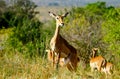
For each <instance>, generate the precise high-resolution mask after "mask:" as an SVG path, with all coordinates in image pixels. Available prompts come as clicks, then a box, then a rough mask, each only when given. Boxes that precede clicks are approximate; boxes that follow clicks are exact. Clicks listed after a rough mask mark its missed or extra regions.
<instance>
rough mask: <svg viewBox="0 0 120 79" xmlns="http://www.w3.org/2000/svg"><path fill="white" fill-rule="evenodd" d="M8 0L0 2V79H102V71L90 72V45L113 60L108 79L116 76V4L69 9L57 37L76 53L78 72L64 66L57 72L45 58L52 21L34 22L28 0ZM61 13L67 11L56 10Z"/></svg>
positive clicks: (119, 70)
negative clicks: (75, 50) (68, 44)
mask: <svg viewBox="0 0 120 79" xmlns="http://www.w3.org/2000/svg"><path fill="white" fill-rule="evenodd" d="M10 2H11V4H10V5H7V3H6V2H5V1H4V0H1V1H0V79H101V78H103V79H105V74H104V73H100V72H97V71H95V72H93V73H92V72H91V71H90V67H89V59H90V57H91V52H92V51H91V49H92V48H94V47H97V48H99V49H100V51H99V52H98V55H102V56H104V57H105V58H106V60H107V61H109V62H111V63H113V64H114V71H113V74H112V75H111V76H108V79H120V7H113V6H106V3H105V2H96V3H91V4H88V5H86V6H84V7H73V8H72V9H71V10H70V11H69V12H70V14H69V15H68V16H67V18H65V19H64V21H65V27H63V28H61V35H62V36H63V37H64V38H65V39H66V40H67V41H68V42H69V43H70V44H71V45H72V46H74V47H75V48H76V49H77V52H78V55H79V57H80V63H79V66H78V69H77V71H76V72H75V73H71V72H70V71H68V70H67V68H66V67H63V68H60V69H59V71H58V72H56V70H55V69H54V68H53V67H52V66H51V63H50V62H48V60H47V57H46V55H47V53H46V52H45V50H46V49H49V42H50V39H51V37H52V36H53V34H54V31H55V21H54V20H51V21H48V22H47V24H46V23H42V22H41V21H39V20H38V18H36V17H35V15H36V14H39V12H37V11H35V10H34V9H35V8H36V7H37V6H36V5H35V4H34V3H33V2H32V1H31V0H11V1H10ZM64 12H67V9H65V11H62V12H60V13H64ZM39 18H40V17H39Z"/></svg>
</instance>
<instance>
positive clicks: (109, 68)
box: [101, 62, 113, 75]
mask: <svg viewBox="0 0 120 79" xmlns="http://www.w3.org/2000/svg"><path fill="white" fill-rule="evenodd" d="M112 70H113V64H112V63H110V62H107V63H106V65H105V67H102V68H101V72H104V73H105V74H106V75H107V74H109V75H111V74H112Z"/></svg>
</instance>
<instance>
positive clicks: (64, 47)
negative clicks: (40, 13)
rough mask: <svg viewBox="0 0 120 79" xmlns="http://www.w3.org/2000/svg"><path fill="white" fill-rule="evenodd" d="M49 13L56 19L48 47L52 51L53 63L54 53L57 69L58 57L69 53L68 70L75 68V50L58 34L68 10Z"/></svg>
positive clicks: (64, 56) (66, 55) (63, 56)
mask: <svg viewBox="0 0 120 79" xmlns="http://www.w3.org/2000/svg"><path fill="white" fill-rule="evenodd" d="M49 15H50V16H52V17H53V18H54V19H55V20H56V30H55V33H54V36H53V37H52V39H51V41H50V48H51V51H52V52H53V65H54V63H55V53H56V54H57V56H58V60H57V64H56V68H57V69H58V64H59V61H60V58H66V57H68V55H69V57H68V58H69V59H70V61H69V62H70V63H71V64H68V65H67V67H68V69H69V70H70V71H72V70H76V68H77V51H76V49H75V48H74V47H73V46H71V45H70V44H69V43H68V42H67V41H66V40H65V39H64V38H63V37H62V36H61V35H60V27H61V26H64V22H63V19H64V17H66V16H67V15H68V12H67V13H65V14H63V15H56V14H54V13H52V12H49Z"/></svg>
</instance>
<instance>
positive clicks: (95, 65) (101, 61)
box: [90, 48, 106, 71]
mask: <svg viewBox="0 0 120 79" xmlns="http://www.w3.org/2000/svg"><path fill="white" fill-rule="evenodd" d="M97 51H98V48H93V49H92V53H93V56H92V58H91V59H90V67H91V71H93V70H94V69H97V70H98V71H101V68H102V67H105V65H106V60H105V58H103V57H102V56H95V54H96V52H97Z"/></svg>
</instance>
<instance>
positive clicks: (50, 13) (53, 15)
mask: <svg viewBox="0 0 120 79" xmlns="http://www.w3.org/2000/svg"><path fill="white" fill-rule="evenodd" d="M48 13H49V15H50V16H52V17H55V16H56V14H54V13H53V12H50V11H49V12H48Z"/></svg>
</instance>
